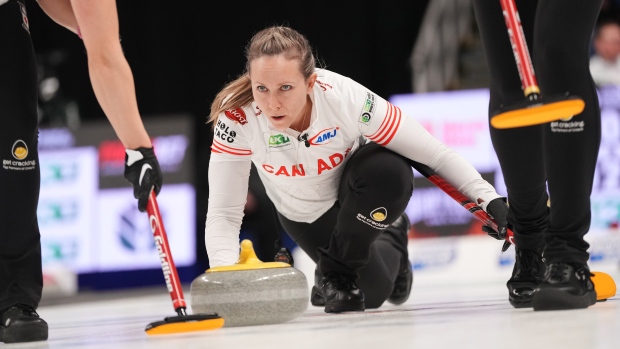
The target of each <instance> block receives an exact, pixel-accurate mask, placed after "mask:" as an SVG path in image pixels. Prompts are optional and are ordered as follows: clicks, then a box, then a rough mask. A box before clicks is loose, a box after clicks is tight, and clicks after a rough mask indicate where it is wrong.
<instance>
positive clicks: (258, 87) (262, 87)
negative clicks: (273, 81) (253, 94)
mask: <svg viewBox="0 0 620 349" xmlns="http://www.w3.org/2000/svg"><path fill="white" fill-rule="evenodd" d="M256 90H258V92H265V91H267V88H266V87H265V86H257V87H256Z"/></svg>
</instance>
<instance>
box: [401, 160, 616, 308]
mask: <svg viewBox="0 0 620 349" xmlns="http://www.w3.org/2000/svg"><path fill="white" fill-rule="evenodd" d="M409 164H410V165H411V167H413V168H414V169H415V170H416V171H418V172H420V174H421V175H423V176H424V177H426V178H427V179H428V180H429V181H431V182H432V183H433V184H435V185H436V186H437V187H438V188H439V189H441V190H443V192H444V193H446V194H448V195H449V196H450V197H451V198H452V199H454V200H455V201H456V202H458V203H459V204H460V205H461V206H463V207H464V208H465V209H467V210H468V211H469V212H471V214H473V215H474V217H476V218H477V219H478V220H479V221H481V222H482V223H483V224H485V225H487V226H490V227H491V228H493V229H494V230H495V231H499V230H498V228H497V223H495V221H494V220H493V218H491V216H489V215H488V214H487V213H486V212H485V211H484V210H483V209H482V208H481V207H480V206H478V205H477V204H476V203H474V202H473V201H471V200H470V199H469V198H468V197H467V196H465V195H464V194H463V193H461V192H460V191H459V190H458V189H456V188H455V187H454V186H453V185H452V184H450V183H448V182H447V181H446V180H445V179H443V178H442V177H441V176H439V175H438V174H437V173H435V171H433V170H432V169H431V168H430V167H428V166H426V165H423V164H421V163H419V162H416V161H413V160H409ZM510 244H513V245H514V233H513V231H512V230H510V229H506V241H505V242H504V246H503V248H502V252H505V251H506V250H507V249H508V247H510ZM592 274H593V276H592V282H593V283H594V289H595V290H596V300H597V301H604V300H607V299H608V298H611V297H613V296H615V295H616V283H615V282H614V279H613V278H612V277H611V276H610V275H609V274H606V273H603V272H600V271H594V272H592Z"/></svg>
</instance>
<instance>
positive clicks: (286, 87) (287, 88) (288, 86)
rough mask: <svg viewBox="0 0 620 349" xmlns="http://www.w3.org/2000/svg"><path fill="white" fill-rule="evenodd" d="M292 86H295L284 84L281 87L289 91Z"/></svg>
mask: <svg viewBox="0 0 620 349" xmlns="http://www.w3.org/2000/svg"><path fill="white" fill-rule="evenodd" d="M291 88H293V86H291V85H282V87H281V89H282V91H288V90H290V89H291Z"/></svg>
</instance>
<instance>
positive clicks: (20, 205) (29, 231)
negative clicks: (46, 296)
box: [0, 0, 43, 309]
mask: <svg viewBox="0 0 620 349" xmlns="http://www.w3.org/2000/svg"><path fill="white" fill-rule="evenodd" d="M22 16H25V7H24V5H23V3H21V2H18V1H16V0H11V1H9V2H8V3H6V4H4V5H2V6H0V159H1V161H2V167H0V222H2V227H1V228H0V309H2V308H6V307H8V306H10V305H13V304H15V303H25V304H28V305H30V306H32V307H35V308H36V307H37V306H38V303H39V300H40V298H41V290H42V287H43V277H42V271H41V244H40V235H39V228H38V223H37V216H36V212H37V202H38V197H39V185H40V174H39V158H38V151H37V69H36V62H35V55H34V49H33V47H32V42H31V40H30V34H29V32H28V26H27V20H24V19H23V17H22Z"/></svg>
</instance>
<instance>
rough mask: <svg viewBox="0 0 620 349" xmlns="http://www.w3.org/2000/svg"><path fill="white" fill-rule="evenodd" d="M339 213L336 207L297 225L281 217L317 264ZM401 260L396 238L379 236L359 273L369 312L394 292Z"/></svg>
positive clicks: (336, 205)
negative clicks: (310, 220)
mask: <svg viewBox="0 0 620 349" xmlns="http://www.w3.org/2000/svg"><path fill="white" fill-rule="evenodd" d="M339 211H340V207H339V206H338V204H335V205H334V206H332V208H331V209H330V210H329V211H327V212H326V213H324V214H323V215H322V216H321V217H319V218H318V219H317V220H316V221H314V222H312V223H301V222H294V221H291V220H289V219H287V218H286V217H284V216H282V215H281V214H279V213H278V218H279V219H280V222H281V223H282V226H283V227H284V230H285V231H286V232H287V234H289V236H291V238H292V239H293V240H294V241H295V242H296V244H297V246H298V247H299V248H301V249H302V250H303V251H304V252H305V253H306V254H307V255H308V256H309V257H310V258H311V259H312V260H313V261H314V262H315V263H318V261H319V254H318V253H317V250H318V249H319V248H320V247H324V246H327V245H328V244H329V241H330V239H331V236H332V232H333V231H334V227H335V226H336V222H337V219H338V212H339ZM401 258H402V252H401V251H400V250H399V249H398V248H396V247H395V242H394V238H393V237H392V236H391V235H390V234H388V233H385V232H384V233H383V234H381V235H379V237H378V238H377V239H376V240H375V242H374V243H373V244H372V246H371V247H370V256H369V259H368V263H367V264H366V265H365V266H364V267H362V268H361V269H360V270H359V272H358V275H359V279H358V282H357V285H358V287H359V288H360V289H361V290H362V292H364V298H365V303H366V308H367V309H372V308H378V307H380V306H381V304H383V302H385V300H386V299H387V297H388V296H389V295H390V293H392V289H393V288H394V281H395V280H396V276H397V275H398V271H399V268H400V261H401ZM311 277H312V276H311Z"/></svg>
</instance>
